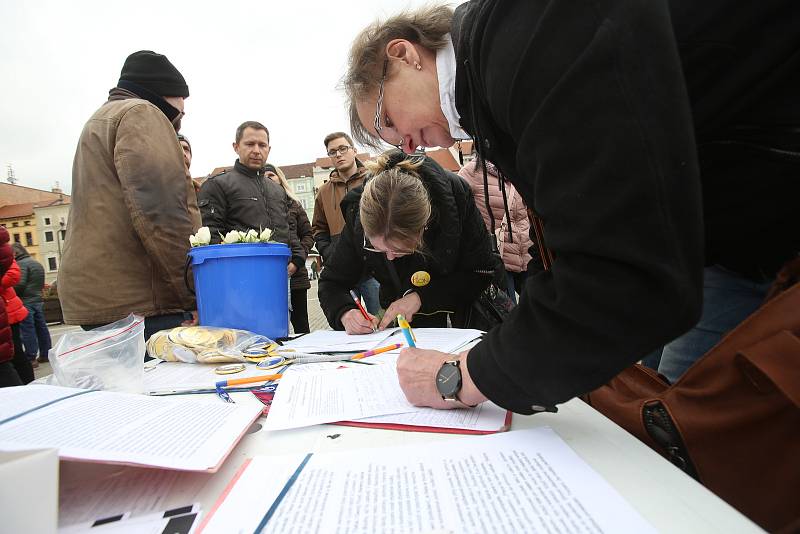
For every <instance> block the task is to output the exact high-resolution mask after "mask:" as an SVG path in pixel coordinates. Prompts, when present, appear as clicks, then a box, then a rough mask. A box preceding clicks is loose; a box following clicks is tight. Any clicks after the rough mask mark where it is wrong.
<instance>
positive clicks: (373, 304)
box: [356, 278, 381, 315]
mask: <svg viewBox="0 0 800 534" xmlns="http://www.w3.org/2000/svg"><path fill="white" fill-rule="evenodd" d="M356 289H357V291H358V292H359V293H360V294H361V298H363V299H364V304H365V305H366V307H367V311H368V312H369V313H371V314H372V315H377V314H378V312H379V311H381V301H380V299H379V297H378V294H379V293H380V290H381V285H380V284H379V283H378V281H377V280H375V279H374V278H365V279H364V280H362V281H361V282H359V283H358V285H357V286H356Z"/></svg>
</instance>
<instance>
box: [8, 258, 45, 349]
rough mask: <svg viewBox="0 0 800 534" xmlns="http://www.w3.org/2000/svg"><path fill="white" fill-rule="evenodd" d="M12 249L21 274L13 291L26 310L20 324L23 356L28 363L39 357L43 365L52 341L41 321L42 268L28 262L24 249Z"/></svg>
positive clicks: (35, 263)
mask: <svg viewBox="0 0 800 534" xmlns="http://www.w3.org/2000/svg"><path fill="white" fill-rule="evenodd" d="M13 247H14V258H15V259H16V260H17V265H19V270H20V273H21V275H20V279H19V283H18V284H17V285H16V286H14V291H15V292H16V293H17V296H19V298H20V299H22V303H23V304H24V305H25V307H26V308H27V309H28V316H27V317H26V318H25V319H23V320H22V323H21V324H20V335H21V336H22V344H23V345H24V347H25V355H26V356H27V357H28V359H29V360H31V362H34V361H36V359H37V358H36V354H37V353H38V354H39V358H38V361H40V362H46V361H47V353H48V352H49V351H50V346H51V344H52V341H51V340H50V331H49V330H48V329H47V321H45V318H44V301H43V299H42V289H44V266H43V265H42V264H41V263H39V262H38V261H36V260H34V259H33V258H31V255H30V254H28V251H27V249H26V248H25V247H23V246H22V245H21V244H20V243H14V245H13Z"/></svg>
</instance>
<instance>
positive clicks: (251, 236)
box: [243, 229, 258, 243]
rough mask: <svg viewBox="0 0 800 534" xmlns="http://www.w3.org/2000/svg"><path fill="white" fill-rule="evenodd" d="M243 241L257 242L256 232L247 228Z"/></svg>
mask: <svg viewBox="0 0 800 534" xmlns="http://www.w3.org/2000/svg"><path fill="white" fill-rule="evenodd" d="M243 241H244V242H245V243H258V232H256V231H255V230H253V229H250V230H248V231H247V234H246V235H245V238H244V239H243Z"/></svg>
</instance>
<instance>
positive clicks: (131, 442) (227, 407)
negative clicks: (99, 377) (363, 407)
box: [0, 366, 377, 471]
mask: <svg viewBox="0 0 800 534" xmlns="http://www.w3.org/2000/svg"><path fill="white" fill-rule="evenodd" d="M375 367H377V366H375ZM29 387H30V388H32V389H36V390H38V391H39V392H40V393H41V394H42V397H43V398H50V397H52V396H53V394H54V392H56V390H58V391H60V392H61V395H62V397H63V400H60V401H57V402H52V403H51V404H49V405H47V406H44V407H42V408H38V409H36V410H34V411H32V412H30V413H27V414H26V415H22V416H21V417H18V418H14V419H11V420H7V421H6V422H5V423H2V424H0V450H6V451H9V450H21V449H31V448H46V447H52V448H57V449H58V450H59V456H60V457H61V458H68V459H74V460H82V461H94V462H104V463H124V464H132V465H144V466H156V467H165V468H170V469H178V470H186V471H215V470H216V469H217V468H218V467H219V466H220V464H221V463H222V461H223V460H224V459H225V457H226V456H227V455H228V453H229V452H230V450H231V449H232V448H233V446H234V445H235V444H236V443H237V442H238V441H239V438H240V437H241V436H242V435H243V434H244V432H245V431H246V430H247V429H248V428H249V427H250V424H251V423H252V422H253V421H254V420H255V419H256V418H257V417H258V416H259V415H260V414H261V410H262V408H261V407H260V406H258V405H253V404H229V403H226V402H222V401H220V400H219V399H216V398H213V399H210V398H198V397H193V396H181V397H148V396H146V395H135V394H128V393H114V392H106V391H85V390H79V389H73V388H63V387H58V386H43V385H37V386H17V387H13V388H2V389H0V405H5V404H6V403H11V402H12V400H11V399H13V398H14V397H15V395H16V394H17V393H18V392H22V391H23V390H25V394H26V395H27V393H28V391H27V390H26V388H29ZM76 393H77V395H76Z"/></svg>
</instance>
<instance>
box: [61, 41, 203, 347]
mask: <svg viewBox="0 0 800 534" xmlns="http://www.w3.org/2000/svg"><path fill="white" fill-rule="evenodd" d="M188 96H189V87H188V86H187V85H186V81H185V80H184V78H183V76H182V75H181V73H180V72H179V71H178V69H176V68H175V66H174V65H173V64H172V63H171V62H170V61H169V60H168V59H167V58H166V56H163V55H161V54H157V53H155V52H151V51H149V50H142V51H139V52H135V53H133V54H131V55H130V56H128V58H127V59H126V60H125V64H124V65H123V67H122V72H121V73H120V78H119V82H118V83H117V86H116V87H114V88H113V89H111V91H110V93H109V98H108V101H107V102H105V103H104V104H103V105H102V106H100V108H99V109H98V110H97V111H96V112H95V113H94V115H92V117H91V118H89V121H88V122H87V123H86V125H85V126H84V128H83V132H82V133H81V137H80V139H79V141H78V148H77V150H76V152H75V160H74V162H73V167H72V211H71V213H70V225H69V228H68V230H67V235H66V243H65V247H64V253H63V258H62V264H61V266H60V268H59V271H60V272H59V280H58V289H59V296H60V298H61V307H62V310H63V312H64V320H65V322H67V323H68V324H79V325H82V326H83V327H84V328H85V329H91V328H94V327H97V326H99V325H103V324H107V323H111V322H113V321H117V320H119V319H122V318H123V317H125V316H127V315H128V314H130V313H136V314H139V315H143V316H144V317H145V318H146V319H145V338H147V337H149V335H150V334H151V333H153V332H155V331H158V330H161V329H165V328H172V327H175V326H178V325H180V324H181V323H182V322H183V321H184V319H185V316H186V312H187V310H188V311H193V310H194V309H195V307H196V306H195V301H194V298H193V297H192V295H191V293H190V292H189V290H188V289H187V288H186V285H185V283H184V277H183V269H184V265H185V263H186V252H187V251H188V249H189V236H190V235H191V234H193V233H194V232H195V231H196V230H197V228H198V227H199V226H200V213H199V211H198V209H197V200H196V197H195V194H194V190H193V187H192V183H191V179H190V178H189V177H187V175H186V173H185V171H184V156H183V151H182V150H181V146H180V145H179V144H178V139H177V136H176V132H177V131H178V129H179V128H180V123H181V117H183V114H184V112H183V109H184V108H183V106H184V99H185V98H187V97H188Z"/></svg>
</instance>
